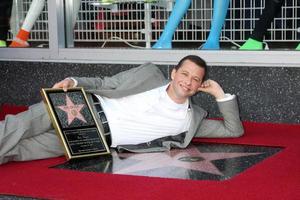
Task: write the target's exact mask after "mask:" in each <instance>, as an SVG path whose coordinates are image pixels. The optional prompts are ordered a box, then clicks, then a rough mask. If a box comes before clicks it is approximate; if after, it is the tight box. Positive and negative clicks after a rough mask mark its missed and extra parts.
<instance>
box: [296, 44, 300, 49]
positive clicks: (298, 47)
mask: <svg viewBox="0 0 300 200" xmlns="http://www.w3.org/2000/svg"><path fill="white" fill-rule="evenodd" d="M296 50H298V51H300V43H299V44H298V46H297V47H296Z"/></svg>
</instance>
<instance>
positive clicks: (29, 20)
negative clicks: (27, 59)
mask: <svg viewBox="0 0 300 200" xmlns="http://www.w3.org/2000/svg"><path fill="white" fill-rule="evenodd" d="M44 4H45V0H33V1H32V2H31V4H30V8H29V10H28V13H27V15H26V17H25V20H24V22H23V25H22V27H21V29H20V30H19V32H18V34H17V35H16V37H15V38H14V39H13V41H12V43H11V44H10V45H9V47H28V46H29V44H28V42H27V40H28V39H29V35H30V31H31V29H32V27H33V25H34V23H35V21H36V20H37V18H38V17H39V16H40V14H41V12H42V10H43V8H44Z"/></svg>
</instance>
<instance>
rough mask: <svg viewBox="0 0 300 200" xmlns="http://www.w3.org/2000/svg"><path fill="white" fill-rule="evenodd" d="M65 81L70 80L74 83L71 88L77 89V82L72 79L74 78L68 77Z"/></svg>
mask: <svg viewBox="0 0 300 200" xmlns="http://www.w3.org/2000/svg"><path fill="white" fill-rule="evenodd" d="M67 79H70V80H72V81H73V82H74V85H73V87H77V85H78V81H77V80H76V79H74V78H72V77H68V78H67Z"/></svg>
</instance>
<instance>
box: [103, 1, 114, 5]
mask: <svg viewBox="0 0 300 200" xmlns="http://www.w3.org/2000/svg"><path fill="white" fill-rule="evenodd" d="M99 2H100V4H101V5H111V4H114V3H115V2H116V1H115V0H99Z"/></svg>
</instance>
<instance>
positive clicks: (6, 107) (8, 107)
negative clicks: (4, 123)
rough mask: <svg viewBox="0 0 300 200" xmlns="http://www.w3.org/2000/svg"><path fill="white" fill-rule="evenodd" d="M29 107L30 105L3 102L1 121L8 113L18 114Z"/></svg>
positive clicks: (0, 114)
mask: <svg viewBox="0 0 300 200" xmlns="http://www.w3.org/2000/svg"><path fill="white" fill-rule="evenodd" d="M27 109H28V106H17V105H13V104H2V105H1V106H0V121H1V120H4V118H5V115H7V114H12V115H15V114H18V113H19V112H23V111H25V110H27Z"/></svg>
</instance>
